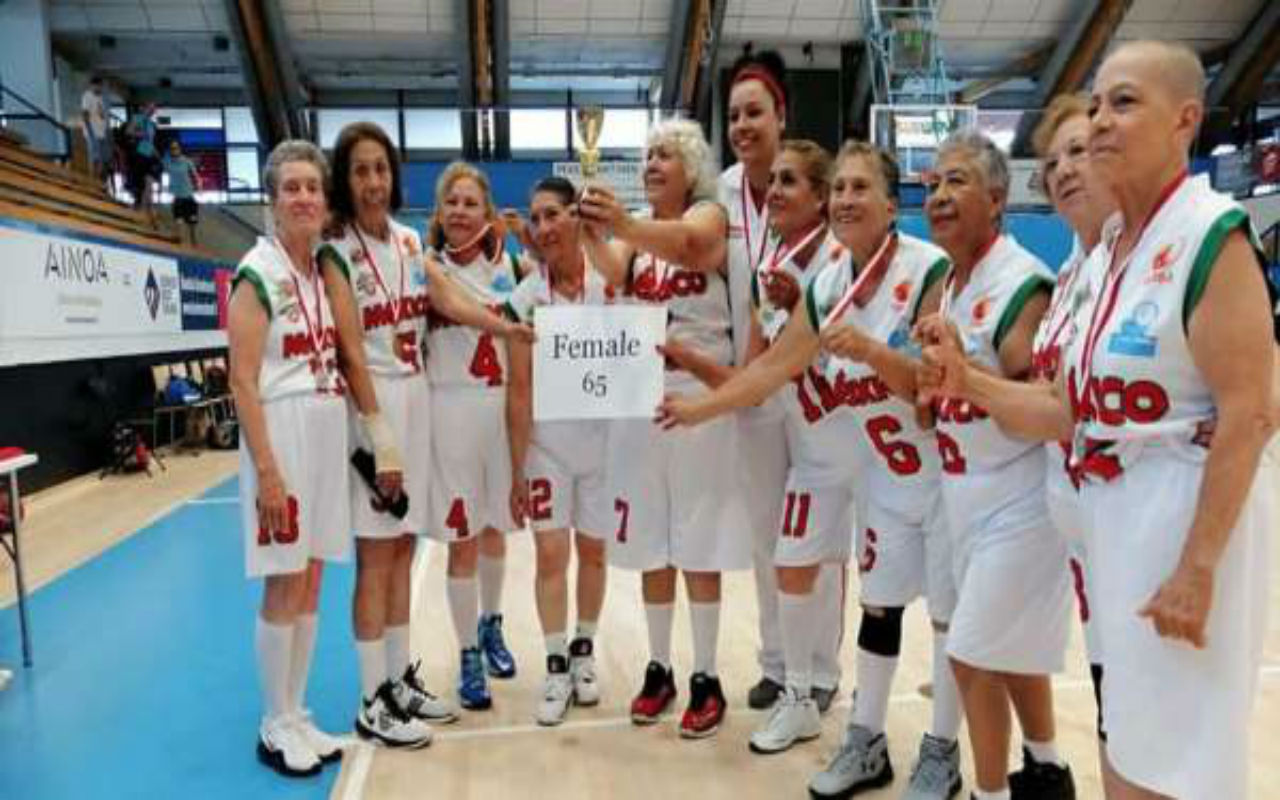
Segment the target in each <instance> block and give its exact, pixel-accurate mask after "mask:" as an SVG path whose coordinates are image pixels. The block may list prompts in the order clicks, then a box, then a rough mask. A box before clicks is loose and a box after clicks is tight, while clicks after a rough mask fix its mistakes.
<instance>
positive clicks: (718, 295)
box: [623, 252, 733, 392]
mask: <svg viewBox="0 0 1280 800" xmlns="http://www.w3.org/2000/svg"><path fill="white" fill-rule="evenodd" d="M627 278H628V279H627V283H626V285H625V287H624V291H623V296H624V297H625V298H627V299H629V300H630V302H639V303H647V304H651V305H665V306H666V307H667V337H668V338H671V339H676V340H678V341H680V342H681V343H682V344H684V345H686V346H688V347H690V348H691V349H693V350H696V351H697V352H698V353H700V354H701V355H702V356H704V357H706V358H709V359H711V360H712V361H714V362H716V363H717V364H725V365H727V364H730V363H732V361H733V341H732V339H731V333H732V331H731V328H732V322H731V321H730V319H729V287H728V284H727V283H726V282H725V277H724V275H722V274H721V273H720V272H719V271H718V270H711V271H705V270H691V269H685V268H684V267H681V266H680V265H679V264H670V263H668V262H666V261H664V260H662V259H660V258H658V257H657V256H655V255H653V254H651V253H641V252H637V253H636V254H635V257H634V258H633V259H632V261H631V266H630V269H629V271H628V276H627ZM666 388H667V389H668V390H670V391H676V392H697V391H700V390H701V389H702V388H703V385H702V383H701V382H700V381H699V380H698V379H697V378H695V377H694V376H693V375H691V374H689V373H688V372H686V371H685V370H677V369H668V371H667V376H666Z"/></svg>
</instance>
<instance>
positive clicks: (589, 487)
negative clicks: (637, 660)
mask: <svg viewBox="0 0 1280 800" xmlns="http://www.w3.org/2000/svg"><path fill="white" fill-rule="evenodd" d="M576 201H577V190H576V189H575V188H574V186H573V184H572V183H570V182H569V181H567V180H565V179H564V178H560V177H550V178H544V179H542V180H541V181H539V182H538V184H537V185H536V186H534V189H533V195H532V198H531V199H530V202H529V226H528V231H529V235H530V237H531V238H532V241H533V244H534V245H535V246H536V247H537V250H538V253H539V255H540V256H541V259H542V262H541V263H540V264H539V265H538V268H537V269H536V270H534V271H532V272H530V274H529V275H527V276H525V278H524V280H522V281H521V282H520V285H519V286H518V287H516V290H515V292H514V293H512V295H511V299H510V300H509V301H508V305H507V309H508V313H510V314H511V315H512V316H514V317H515V318H517V319H519V320H521V321H522V322H526V323H529V324H532V323H533V318H534V317H535V316H536V314H537V309H538V308H539V307H544V306H555V305H604V304H605V303H607V302H610V300H611V299H612V296H613V292H611V291H610V290H609V287H608V285H607V284H606V282H605V280H604V278H603V277H601V276H600V273H599V272H597V271H596V270H595V269H594V268H592V266H591V264H590V263H589V262H588V261H587V258H586V254H585V253H584V252H583V248H582V235H583V232H582V224H581V222H580V220H579V217H578V212H577V208H576ZM509 354H510V357H511V380H510V382H509V383H508V384H507V427H508V433H509V436H510V439H511V475H512V480H511V484H512V486H511V498H512V509H511V511H512V515H513V516H515V517H516V519H518V520H523V519H528V521H529V525H530V527H531V528H532V529H533V532H534V545H535V548H536V550H537V559H538V560H537V577H536V582H535V584H534V595H535V597H536V599H537V604H538V619H539V621H540V622H541V623H542V635H543V638H544V640H545V641H546V647H547V676H546V680H545V682H544V684H543V692H542V697H541V698H540V700H539V702H538V708H537V710H536V713H535V718H536V719H537V721H538V723H539V724H542V725H558V724H560V723H561V722H563V721H564V718H565V715H566V714H567V713H568V710H569V706H570V705H571V704H572V705H579V706H593V705H595V704H596V703H598V702H600V689H599V687H598V686H597V684H596V668H595V656H594V654H593V653H594V637H595V632H596V625H597V623H598V621H599V619H600V609H601V607H602V606H603V605H604V594H605V538H604V537H605V536H606V534H607V532H610V531H612V530H614V528H615V527H616V526H617V522H616V520H615V518H614V509H613V500H614V497H613V495H612V494H611V493H610V491H609V485H608V482H607V480H606V469H605V467H606V457H605V454H606V435H607V433H608V424H607V423H606V422H605V421H603V420H558V421H543V422H534V421H533V419H532V412H533V397H532V389H533V386H532V361H531V353H530V350H529V348H528V347H527V346H523V345H514V344H513V345H512V346H511V347H510V348H509ZM571 550H574V551H576V552H577V555H578V577H577V584H576V587H577V588H576V597H577V602H576V603H575V607H576V608H577V612H578V619H577V629H576V632H575V635H574V638H573V641H572V642H570V641H569V640H568V638H567V635H566V633H565V630H566V626H567V623H568V600H569V597H568V595H569V590H568V571H569V554H570V551H571Z"/></svg>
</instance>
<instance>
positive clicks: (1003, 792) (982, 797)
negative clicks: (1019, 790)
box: [973, 786, 1010, 800]
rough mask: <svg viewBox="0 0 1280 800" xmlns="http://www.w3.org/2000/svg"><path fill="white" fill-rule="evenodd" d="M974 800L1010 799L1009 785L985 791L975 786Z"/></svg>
mask: <svg viewBox="0 0 1280 800" xmlns="http://www.w3.org/2000/svg"><path fill="white" fill-rule="evenodd" d="M973 800H1010V796H1009V787H1008V786H1006V787H1004V788H1003V789H1000V790H998V791H995V792H984V791H982V790H981V789H978V788H974V790H973Z"/></svg>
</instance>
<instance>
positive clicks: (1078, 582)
mask: <svg viewBox="0 0 1280 800" xmlns="http://www.w3.org/2000/svg"><path fill="white" fill-rule="evenodd" d="M1067 563H1068V564H1070V565H1071V576H1072V578H1073V583H1074V584H1075V589H1076V602H1077V604H1079V606H1080V621H1081V622H1082V623H1083V622H1088V621H1089V593H1088V592H1087V591H1085V588H1084V567H1083V566H1082V565H1081V564H1080V562H1079V561H1077V560H1075V559H1074V558H1069V559H1067Z"/></svg>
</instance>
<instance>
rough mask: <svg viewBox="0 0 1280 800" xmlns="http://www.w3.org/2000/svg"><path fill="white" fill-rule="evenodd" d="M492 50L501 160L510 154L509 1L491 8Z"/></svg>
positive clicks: (497, 152)
mask: <svg viewBox="0 0 1280 800" xmlns="http://www.w3.org/2000/svg"><path fill="white" fill-rule="evenodd" d="M490 30H491V33H492V51H493V71H492V73H491V74H492V81H493V105H494V107H495V108H497V109H501V110H498V111H496V112H495V113H494V117H493V139H494V142H493V157H494V158H495V159H497V160H498V161H507V160H509V159H510V158H511V114H510V113H509V112H507V111H506V109H507V107H508V106H510V105H511V8H510V3H507V2H505V1H504V0H496V1H495V2H494V3H493V5H492V10H491V12H490Z"/></svg>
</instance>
